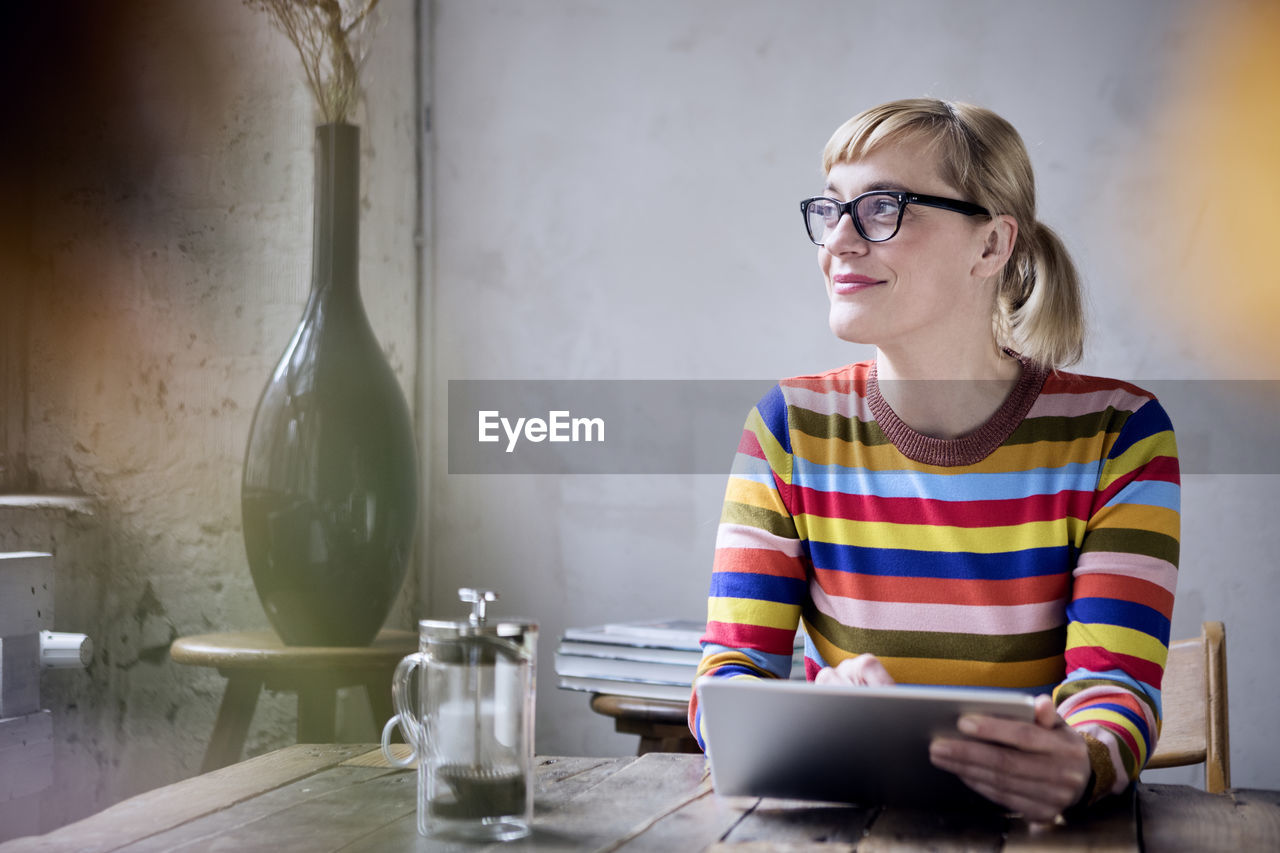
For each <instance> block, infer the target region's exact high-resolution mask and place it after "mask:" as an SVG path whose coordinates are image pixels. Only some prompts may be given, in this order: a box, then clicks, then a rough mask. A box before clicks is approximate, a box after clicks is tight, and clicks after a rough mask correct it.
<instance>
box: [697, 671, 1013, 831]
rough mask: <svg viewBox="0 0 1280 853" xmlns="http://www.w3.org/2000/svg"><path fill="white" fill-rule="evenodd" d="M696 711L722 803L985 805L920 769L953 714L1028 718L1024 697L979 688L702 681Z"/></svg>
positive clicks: (951, 729)
mask: <svg viewBox="0 0 1280 853" xmlns="http://www.w3.org/2000/svg"><path fill="white" fill-rule="evenodd" d="M697 689H698V707H699V708H700V709H701V713H702V721H703V730H704V731H705V732H706V738H707V755H708V756H709V758H710V760H711V780H712V784H713V785H714V787H715V790H716V792H717V793H719V794H723V795H726V796H753V797H783V798H786V799H797V800H822V801H826V802H841V803H859V804H865V805H881V804H883V805H897V806H916V807H923V808H934V809H936V808H964V809H969V808H975V807H984V806H985V807H989V808H995V807H994V806H992V804H991V803H990V802H989V801H987V800H986V799H984V798H983V797H981V796H979V795H978V794H976V793H974V792H973V791H972V790H970V789H969V788H968V787H967V786H965V784H964V783H963V782H961V781H960V780H959V779H958V778H957V777H956V776H955V775H953V774H951V773H948V772H946V771H945V770H939V769H938V768H936V767H934V766H933V765H932V764H931V763H930V762H929V742H930V741H931V740H932V739H933V738H934V737H938V736H942V735H947V736H951V737H957V738H963V737H964V735H961V734H960V733H959V732H958V731H957V730H956V721H957V720H958V719H959V718H960V716H961V715H962V714H990V715H994V716H1003V717H1011V718H1013V719H1018V720H1026V721H1028V722H1030V721H1032V720H1034V698H1033V697H1032V696H1029V695H1027V694H1025V693H1017V692H1014V691H1008V690H994V689H983V688H952V687H921V686H913V685H900V686H894V687H855V686H852V685H829V684H823V685H818V684H813V683H811V682H806V681H788V680H768V679H746V678H739V679H727V678H726V679H714V678H708V679H703V680H702V681H701V682H699V684H698V688H697Z"/></svg>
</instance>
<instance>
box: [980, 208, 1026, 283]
mask: <svg viewBox="0 0 1280 853" xmlns="http://www.w3.org/2000/svg"><path fill="white" fill-rule="evenodd" d="M1017 240H1018V220H1016V219H1014V218H1013V217H1012V216H1009V215H1008V214H1002V215H1000V216H996V217H994V218H993V219H992V220H991V224H990V225H989V226H988V227H987V230H986V242H985V243H984V244H983V246H982V255H981V257H980V258H979V259H978V263H977V264H975V265H974V269H973V271H974V273H976V274H977V275H979V276H980V277H982V278H988V277H990V276H993V275H996V274H997V273H999V272H1000V270H1001V269H1003V268H1004V265H1005V264H1006V263H1007V262H1008V261H1009V257H1010V256H1011V255H1012V254H1013V244H1014V243H1015V242H1017Z"/></svg>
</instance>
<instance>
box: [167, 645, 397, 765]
mask: <svg viewBox="0 0 1280 853" xmlns="http://www.w3.org/2000/svg"><path fill="white" fill-rule="evenodd" d="M417 650H418V635H417V634H416V633H414V632H412V631H390V630H387V631H382V632H380V633H379V634H378V636H377V638H375V639H374V641H373V643H372V644H370V645H368V646H286V645H285V644H284V643H283V642H281V640H280V638H279V637H278V636H276V634H275V632H273V631H235V632H231V633H225V634H201V635H199V636H194V637H180V638H178V639H177V640H174V641H173V645H172V646H170V648H169V657H171V658H172V659H173V661H174V662H175V663H180V664H185V665H187V666H213V667H217V669H218V672H219V674H221V675H222V676H223V677H225V678H226V679H227V690H226V692H225V693H223V695H222V704H221V706H220V707H219V708H218V720H217V722H216V723H215V724H214V726H213V734H212V736H210V738H209V747H208V749H206V750H205V754H204V764H203V765H201V767H200V772H201V773H207V772H209V771H210V770H216V769H218V768H219V767H225V766H226V765H228V764H234V763H235V762H237V761H239V760H240V752H241V750H242V749H244V740H245V736H246V735H247V734H248V733H249V723H250V722H251V721H252V720H253V711H254V708H255V707H257V704H258V694H259V693H260V692H261V691H262V688H264V687H265V688H266V689H268V690H286V691H290V692H294V693H297V694H298V743H332V742H333V740H334V713H335V711H336V710H337V696H338V688H340V687H364V689H365V691H366V692H367V693H368V695H369V705H370V706H371V707H372V709H373V719H374V724H375V725H381V724H382V723H384V722H386V721H387V720H389V719H390V718H391V715H392V713H393V711H392V709H391V675H392V673H393V672H394V671H395V668H396V664H397V663H399V662H400V659H401V658H403V657H404V656H405V655H407V654H411V653H413V652H416V651H417Z"/></svg>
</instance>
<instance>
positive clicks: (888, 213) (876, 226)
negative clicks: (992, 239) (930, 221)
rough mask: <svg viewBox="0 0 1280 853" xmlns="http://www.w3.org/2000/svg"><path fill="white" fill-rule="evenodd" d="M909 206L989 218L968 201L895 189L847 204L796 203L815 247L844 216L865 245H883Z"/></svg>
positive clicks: (830, 201)
mask: <svg viewBox="0 0 1280 853" xmlns="http://www.w3.org/2000/svg"><path fill="white" fill-rule="evenodd" d="M909 204H920V205H924V206H925V207H940V208H942V209H943V210H953V211H955V212H956V213H963V214H964V215H965V216H990V215H991V214H990V212H989V211H988V210H987V209H986V208H985V207H982V206H981V205H977V204H974V203H973V202H971V201H960V200H959V199H954V198H941V197H939V196H936V195H920V194H919V193H909V192H902V191H898V190H872V191H871V192H869V193H863V194H862V195H859V196H854V197H853V198H851V199H849V200H848V201H836V200H835V199H833V198H827V197H826V196H815V197H814V198H806V199H805V200H804V201H802V202H800V213H801V214H803V215H804V227H805V229H806V230H807V231H808V232H809V239H810V240H812V241H813V243H814V245H816V246H823V245H826V242H827V240H828V239H829V238H830V236H831V232H832V231H835V230H836V226H837V225H838V224H840V217H842V216H844V215H845V214H846V213H847V214H849V218H850V219H852V220H853V227H854V228H856V229H858V233H859V234H861V235H862V239H864V240H866V241H867V242H869V243H883V242H884V241H885V240H888V239H890V238H892V237H893V235H894V234H897V233H898V229H899V228H901V227H902V212H903V211H904V210H906V209H907V205H909Z"/></svg>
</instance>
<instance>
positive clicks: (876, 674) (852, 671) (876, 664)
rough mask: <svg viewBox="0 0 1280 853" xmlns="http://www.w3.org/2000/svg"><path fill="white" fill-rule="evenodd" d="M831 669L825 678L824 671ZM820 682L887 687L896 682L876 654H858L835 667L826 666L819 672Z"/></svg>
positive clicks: (817, 679)
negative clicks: (823, 676)
mask: <svg viewBox="0 0 1280 853" xmlns="http://www.w3.org/2000/svg"><path fill="white" fill-rule="evenodd" d="M827 671H830V673H831V674H830V675H829V676H827V677H826V678H825V679H824V678H822V673H823V672H827ZM815 680H816V681H819V682H824V681H825V682H827V683H832V684H857V685H860V686H862V687H887V686H889V685H891V684H893V683H894V680H893V676H891V675H890V674H889V670H887V669H885V668H884V664H882V663H880V659H879V658H878V657H876V656H875V655H858V656H857V657H855V658H847V659H845V660H842V661H840V663H838V664H837V665H836V666H835V667H826V668H825V669H823V670H821V671H820V672H819V673H818V678H816V679H815Z"/></svg>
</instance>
